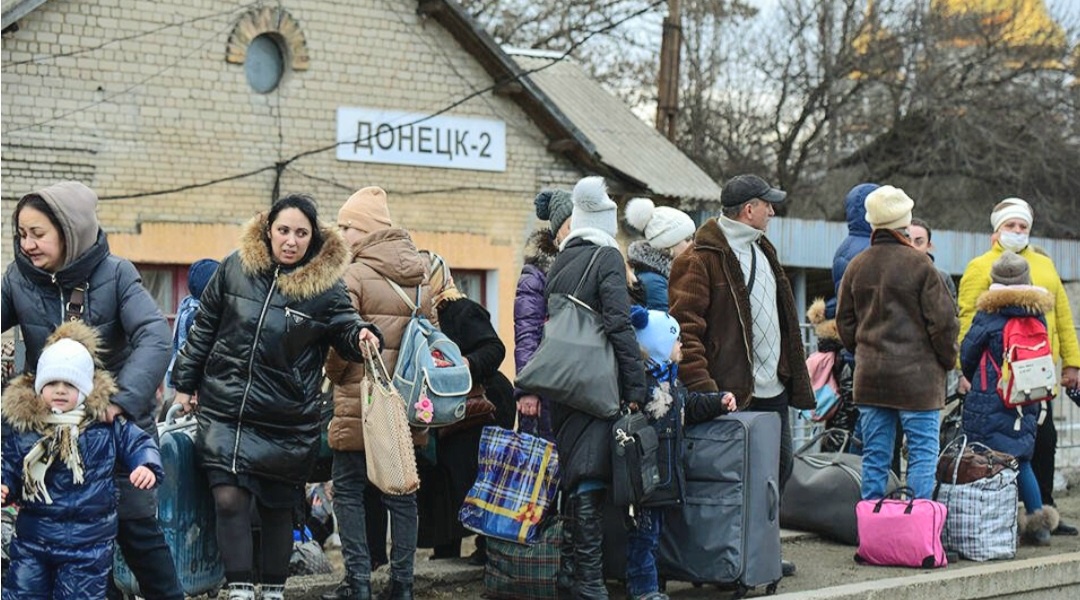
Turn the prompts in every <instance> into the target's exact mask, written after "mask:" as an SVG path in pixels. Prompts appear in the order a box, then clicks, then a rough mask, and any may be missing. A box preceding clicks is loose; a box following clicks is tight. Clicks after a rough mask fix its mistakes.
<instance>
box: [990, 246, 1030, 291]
mask: <svg viewBox="0 0 1080 600" xmlns="http://www.w3.org/2000/svg"><path fill="white" fill-rule="evenodd" d="M990 280H991V281H993V282H994V283H1000V284H1001V285H1031V269H1030V267H1028V262H1027V260H1026V259H1025V258H1024V257H1023V256H1020V255H1019V254H1017V253H1015V252H1008V251H1006V252H1002V253H1001V257H1000V258H998V259H997V260H995V261H994V265H993V266H992V267H990Z"/></svg>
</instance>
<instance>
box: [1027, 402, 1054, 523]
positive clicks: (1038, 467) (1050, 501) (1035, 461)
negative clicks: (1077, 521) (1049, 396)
mask: <svg viewBox="0 0 1080 600" xmlns="http://www.w3.org/2000/svg"><path fill="white" fill-rule="evenodd" d="M1056 453H1057V428H1056V427H1054V403H1053V401H1050V402H1047V403H1046V419H1044V420H1043V422H1042V425H1039V428H1038V429H1036V430H1035V452H1034V453H1033V454H1032V455H1031V470H1032V471H1035V479H1036V481H1038V482H1039V493H1040V494H1042V503H1043V504H1045V505H1046V506H1054V465H1055V461H1056V459H1055V456H1054V455H1055V454H1056Z"/></svg>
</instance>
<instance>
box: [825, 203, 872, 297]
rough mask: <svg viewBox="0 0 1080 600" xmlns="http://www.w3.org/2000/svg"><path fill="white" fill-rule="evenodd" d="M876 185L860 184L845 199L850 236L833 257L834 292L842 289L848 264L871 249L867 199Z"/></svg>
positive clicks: (841, 243)
mask: <svg viewBox="0 0 1080 600" xmlns="http://www.w3.org/2000/svg"><path fill="white" fill-rule="evenodd" d="M878 187H879V186H878V185H877V184H876V183H860V184H859V185H857V186H855V187H853V188H851V191H849V192H848V193H847V196H846V197H844V212H845V214H846V215H847V224H848V225H847V226H848V236H847V237H846V238H844V241H843V242H840V247H839V248H837V249H836V254H834V255H833V263H832V280H833V291H838V290H839V289H840V279H841V278H842V277H843V276H844V271H846V270H847V266H848V263H850V262H851V259H853V258H855V256H856V255H858V254H859V253H860V252H862V251H863V250H866V249H867V248H869V247H870V231H871V227H870V223H868V222H867V221H866V197H867V196H868V195H870V192H872V191H874V190H876V189H878Z"/></svg>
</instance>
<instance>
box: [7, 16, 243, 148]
mask: <svg viewBox="0 0 1080 600" xmlns="http://www.w3.org/2000/svg"><path fill="white" fill-rule="evenodd" d="M232 28H233V24H232V23H229V25H228V27H227V28H225V29H223V30H220V31H214V34H213V35H212V36H210V37H208V38H206V39H205V40H203V41H202V43H200V44H199V45H198V46H196V47H195V49H194V50H192V51H191V52H188V53H187V54H184V55H183V56H181V57H180V58H178V59H176V60H175V61H173V62H171V63H169V64H167V65H165V67H164V68H162V69H160V70H158V71H156V72H155V73H154V74H152V75H150V76H148V77H146V78H145V79H142V80H140V81H139V82H138V83H136V84H134V85H131V86H129V87H127V88H124V89H123V90H121V91H119V92H116V93H115V94H110V95H108V96H105V97H104V98H101V99H100V100H95V101H93V102H91V103H90V104H86V105H84V106H80V107H79V108H73V109H71V110H69V111H67V112H62V113H60V114H58V115H54V116H52V117H50V118H48V119H45V120H44V121H38V122H37V123H31V124H29V125H23V126H22V127H14V128H11V129H6V130H4V133H5V134H12V133H17V132H19V131H26V130H27V129H34V128H37V127H41V126H42V125H48V124H49V123H52V122H55V121H59V120H60V119H64V118H67V117H70V116H71V115H75V114H78V113H81V112H85V111H87V110H90V109H91V108H94V107H95V106H100V105H102V104H104V103H106V102H108V101H110V100H112V99H114V98H118V97H120V96H124V95H126V94H130V93H131V92H132V91H134V90H136V89H138V88H140V87H142V86H144V85H146V83H147V82H148V81H150V80H152V79H154V78H156V77H160V76H161V75H162V74H164V73H166V72H167V71H169V70H170V69H172V68H173V67H175V66H177V65H179V64H180V63H181V62H182V61H184V60H187V59H188V58H191V56H192V55H194V54H195V53H196V52H199V51H200V50H202V49H203V48H204V47H205V46H206V45H207V44H209V43H210V42H212V41H214V40H216V39H218V38H219V36H221V34H222V33H224V32H226V31H228V30H230V29H232Z"/></svg>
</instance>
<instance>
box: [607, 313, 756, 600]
mask: <svg viewBox="0 0 1080 600" xmlns="http://www.w3.org/2000/svg"><path fill="white" fill-rule="evenodd" d="M630 321H631V322H632V323H633V324H634V330H635V332H636V334H637V340H638V344H639V345H640V346H641V352H642V354H643V355H644V358H645V366H646V373H645V379H646V382H645V383H646V385H647V386H648V390H649V391H648V396H647V400H646V402H645V406H644V407H642V409H643V412H644V413H645V416H646V417H648V419H649V423H650V424H651V425H652V426H653V427H654V428H655V429H656V433H657V436H658V437H659V438H660V451H659V456H658V462H659V464H660V485H659V486H657V489H656V490H654V491H653V493H652V494H650V495H649V497H648V498H646V499H645V502H644V503H643V505H642V506H641V507H635V514H634V524H635V526H634V527H633V528H632V529H631V530H630V533H629V539H628V542H627V545H626V592H627V595H628V597H629V598H631V599H632V600H666V599H667V596H666V595H665V594H662V593H661V592H660V585H659V584H660V582H659V577H658V574H657V568H656V550H657V547H658V546H659V544H660V528H661V526H662V523H661V517H662V516H663V511H662V510H661V509H662V507H664V506H670V505H674V504H678V503H681V502H682V501H683V489H684V480H683V473H682V459H681V456H680V454H681V452H682V432H683V425H684V421H685V424H690V425H693V424H695V423H703V422H705V421H710V420H712V419H715V418H716V417H719V416H721V415H724V414H727V413H728V412H731V411H734V410H735V395H734V394H732V393H730V392H688V391H687V390H686V388H685V387H684V386H683V385H682V383H681V382H679V378H678V373H679V361H680V360H682V342H681V341H680V340H679V332H680V329H679V322H678V321H676V320H675V319H674V318H672V316H671V315H669V314H668V313H666V312H664V311H659V310H646V309H644V308H642V307H640V306H634V307H632V308H631V310H630Z"/></svg>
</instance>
